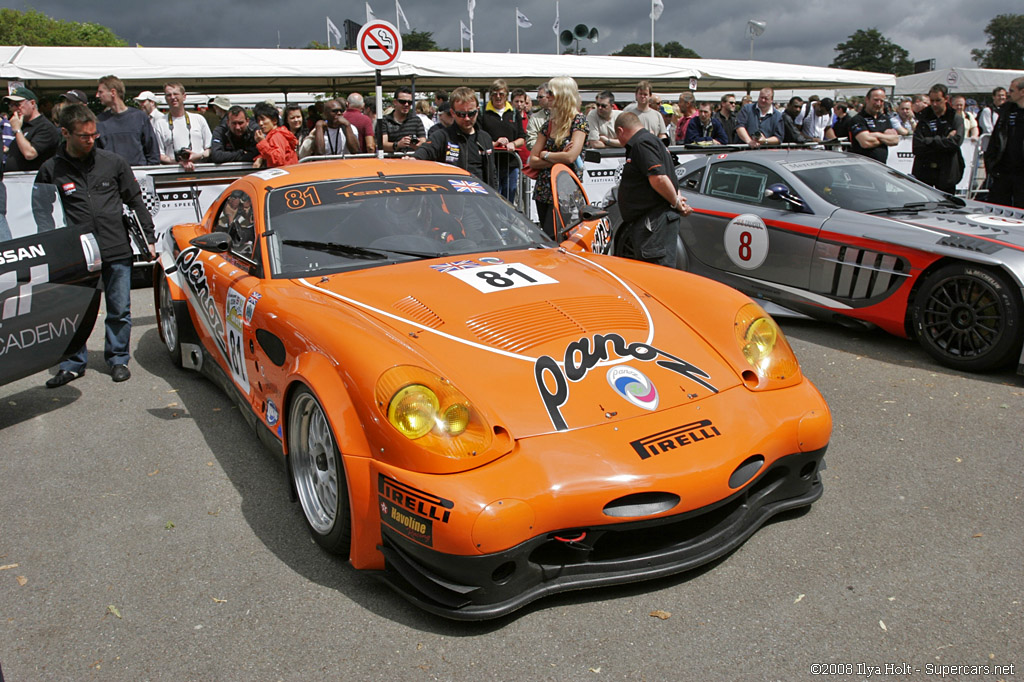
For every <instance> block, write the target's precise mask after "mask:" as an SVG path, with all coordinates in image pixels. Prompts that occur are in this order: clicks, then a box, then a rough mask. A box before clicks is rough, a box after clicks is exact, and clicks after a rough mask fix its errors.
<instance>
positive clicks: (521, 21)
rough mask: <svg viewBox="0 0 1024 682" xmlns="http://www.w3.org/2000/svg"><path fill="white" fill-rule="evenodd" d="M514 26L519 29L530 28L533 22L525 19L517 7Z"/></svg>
mask: <svg viewBox="0 0 1024 682" xmlns="http://www.w3.org/2000/svg"><path fill="white" fill-rule="evenodd" d="M516 24H517V25H518V26H519V28H530V27H531V26H533V22H532V21H530V20H529V19H527V18H526V15H525V14H523V13H522V12H520V11H519V8H518V7H517V8H516Z"/></svg>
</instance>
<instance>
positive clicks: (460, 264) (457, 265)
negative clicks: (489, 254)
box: [430, 260, 483, 272]
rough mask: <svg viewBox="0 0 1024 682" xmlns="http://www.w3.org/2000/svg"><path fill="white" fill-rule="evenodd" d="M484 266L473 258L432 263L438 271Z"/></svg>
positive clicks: (433, 268) (433, 267)
mask: <svg viewBox="0 0 1024 682" xmlns="http://www.w3.org/2000/svg"><path fill="white" fill-rule="evenodd" d="M480 267H483V266H482V265H481V264H480V263H477V262H476V261H471V260H456V261H452V262H451V263H441V264H440V265H431V266H430V268H431V269H432V270H437V271H438V272H454V271H455V270H469V269H470V268H480Z"/></svg>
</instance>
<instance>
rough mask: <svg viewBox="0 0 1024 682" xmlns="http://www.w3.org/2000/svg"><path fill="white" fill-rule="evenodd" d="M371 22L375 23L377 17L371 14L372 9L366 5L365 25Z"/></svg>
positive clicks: (368, 4)
mask: <svg viewBox="0 0 1024 682" xmlns="http://www.w3.org/2000/svg"><path fill="white" fill-rule="evenodd" d="M371 21H377V16H376V15H375V14H374V13H373V8H372V7H370V3H366V23H370V22H371Z"/></svg>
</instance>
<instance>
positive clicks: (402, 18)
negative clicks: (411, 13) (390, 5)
mask: <svg viewBox="0 0 1024 682" xmlns="http://www.w3.org/2000/svg"><path fill="white" fill-rule="evenodd" d="M395 11H396V12H397V13H398V20H399V21H401V22H402V23H403V24H405V30H406V31H411V30H412V28H411V27H410V26H409V20H408V19H406V18H405V12H403V11H402V6H401V5H399V4H398V0H395ZM399 28H401V25H399Z"/></svg>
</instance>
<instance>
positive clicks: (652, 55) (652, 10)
mask: <svg viewBox="0 0 1024 682" xmlns="http://www.w3.org/2000/svg"><path fill="white" fill-rule="evenodd" d="M651 58H652V59H653V58H654V0H651Z"/></svg>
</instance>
